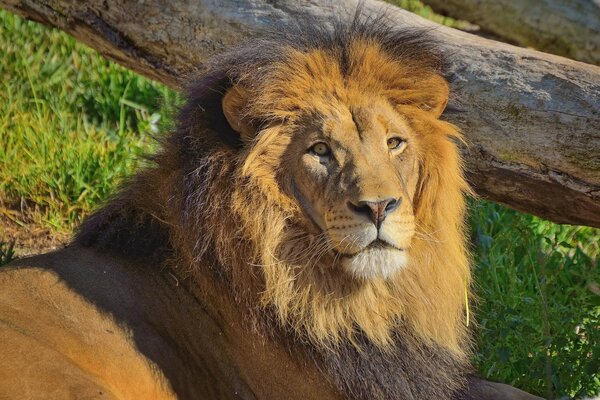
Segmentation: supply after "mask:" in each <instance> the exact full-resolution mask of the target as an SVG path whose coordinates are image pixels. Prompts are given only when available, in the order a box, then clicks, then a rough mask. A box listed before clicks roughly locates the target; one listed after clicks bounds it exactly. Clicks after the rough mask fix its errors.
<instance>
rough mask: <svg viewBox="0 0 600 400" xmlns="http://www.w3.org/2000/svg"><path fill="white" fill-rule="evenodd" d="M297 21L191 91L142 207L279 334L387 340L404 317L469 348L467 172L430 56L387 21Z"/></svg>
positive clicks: (331, 341)
mask: <svg viewBox="0 0 600 400" xmlns="http://www.w3.org/2000/svg"><path fill="white" fill-rule="evenodd" d="M300 26H301V32H300V31H295V30H294V29H291V28H290V27H289V26H288V27H287V28H286V30H285V32H283V33H279V34H277V35H274V36H273V37H269V36H267V37H266V38H262V39H257V40H255V41H254V42H252V43H250V44H246V45H244V46H243V47H240V48H238V49H235V50H234V51H232V52H230V53H228V54H227V55H225V56H222V57H220V58H218V59H217V61H216V62H215V64H214V66H213V68H212V70H210V71H209V72H208V73H207V75H206V77H205V78H204V79H203V80H201V81H200V82H199V83H198V84H197V85H196V86H195V87H193V88H192V89H191V91H190V96H189V99H188V105H187V107H186V108H185V109H184V110H183V111H182V114H181V118H180V125H179V128H178V130H177V132H176V133H175V134H174V135H173V136H171V137H170V138H169V139H168V140H167V144H166V149H165V150H164V152H163V154H162V155H159V156H158V157H157V161H158V168H157V169H156V170H155V171H154V172H151V174H154V175H156V174H159V175H160V176H161V178H160V179H159V178H152V177H150V178H143V179H142V180H141V181H142V184H146V183H145V182H146V181H148V182H160V184H159V185H157V186H160V187H157V188H156V191H157V192H156V193H158V195H156V196H149V198H150V197H151V199H150V200H147V201H150V202H156V204H159V206H155V205H145V206H144V207H145V208H149V209H152V210H154V211H152V212H153V214H151V215H152V216H153V217H156V218H159V219H160V220H161V221H164V222H166V224H167V225H168V226H169V229H170V231H171V242H172V243H173V246H174V247H175V248H176V250H177V251H178V252H179V253H180V254H182V257H183V258H184V259H186V260H187V261H188V264H189V265H191V268H190V270H191V273H192V274H193V273H197V272H198V271H205V270H206V268H205V267H203V266H206V265H210V266H212V271H213V272H215V273H216V274H217V275H218V276H219V277H221V278H222V279H224V280H225V282H226V283H227V285H228V286H230V287H231V288H232V290H233V294H234V296H235V297H236V299H237V300H238V301H239V302H240V303H241V304H245V305H246V306H247V307H248V309H249V310H251V312H252V314H253V315H257V316H258V317H259V319H263V320H264V319H265V317H266V318H267V319H268V320H269V322H270V323H275V324H276V325H278V326H279V327H280V329H282V330H284V331H286V332H293V334H294V335H298V336H299V337H301V338H306V339H308V340H310V342H311V343H313V344H316V345H318V346H330V345H335V343H336V342H339V341H340V340H349V341H351V342H352V341H353V338H354V337H356V334H357V333H360V335H361V336H364V337H366V338H368V340H370V341H372V342H373V343H375V344H376V345H378V346H382V347H385V346H389V345H392V342H393V339H392V338H393V337H394V336H395V334H396V333H397V332H399V331H403V332H409V333H410V335H411V336H413V337H414V338H416V339H417V340H419V341H425V342H428V343H435V344H437V345H440V346H442V347H444V348H447V349H449V350H451V351H452V352H454V353H455V354H457V355H459V356H461V355H464V350H465V340H464V339H465V334H464V333H465V316H464V312H465V299H466V293H467V288H468V285H469V279H470V278H469V277H470V275H469V262H468V257H467V255H466V250H465V244H464V232H463V213H464V209H465V205H464V199H463V193H464V192H465V191H467V190H468V186H467V184H466V183H465V180H464V178H463V174H462V168H461V159H460V157H459V153H458V150H457V145H456V144H455V141H457V140H460V138H461V137H460V134H459V133H458V132H457V130H456V129H455V127H454V126H452V125H451V124H449V123H447V122H444V121H442V120H440V115H441V113H442V112H443V110H444V108H445V106H446V103H447V101H448V93H449V91H448V85H447V83H446V81H445V80H444V79H443V78H442V76H441V69H442V63H441V59H440V56H439V55H438V54H437V53H436V52H435V50H434V49H435V46H434V45H433V44H432V43H431V41H430V40H429V39H428V38H427V35H426V34H425V33H423V32H406V31H400V32H399V31H397V30H395V29H392V28H390V27H388V26H387V25H386V24H385V23H382V22H381V21H366V22H365V21H362V22H361V20H360V18H359V19H355V20H354V22H352V23H351V24H339V25H336V26H334V27H333V28H319V27H318V26H314V27H313V30H311V29H310V28H309V27H308V26H307V25H306V24H300ZM307 30H308V31H307ZM157 171H158V172H157ZM148 176H150V175H148ZM157 210H158V211H157Z"/></svg>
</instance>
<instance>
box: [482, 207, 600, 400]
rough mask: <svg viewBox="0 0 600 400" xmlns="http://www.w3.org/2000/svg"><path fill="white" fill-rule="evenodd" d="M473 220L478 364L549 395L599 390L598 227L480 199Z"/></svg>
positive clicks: (494, 375) (505, 379)
mask: <svg viewBox="0 0 600 400" xmlns="http://www.w3.org/2000/svg"><path fill="white" fill-rule="evenodd" d="M470 226H471V232H472V238H473V243H474V256H475V265H476V267H475V281H476V288H477V294H478V296H479V298H480V300H479V304H478V305H477V306H476V310H475V313H476V314H477V316H478V321H479V325H480V327H479V332H478V333H479V335H478V341H477V348H478V350H479V352H478V354H477V356H476V359H475V362H476V364H477V365H478V366H479V370H480V371H481V372H482V373H483V374H484V375H485V376H486V377H489V378H491V379H495V380H498V381H502V382H506V383H511V384H514V385H517V386H518V387H521V388H526V389H528V390H530V391H532V392H535V393H537V394H539V395H541V396H545V397H546V396H547V397H548V398H558V397H560V396H562V395H569V396H576V397H580V396H583V395H589V396H591V395H595V394H598V392H599V391H600V296H599V295H598V289H597V288H598V286H597V285H598V283H600V257H599V255H600V248H599V246H600V230H598V229H592V228H588V227H581V226H569V225H557V224H553V223H550V222H548V221H544V220H542V219H540V218H537V217H534V216H531V215H526V214H521V213H518V212H516V211H513V210H510V209H507V208H503V207H500V206H498V205H495V204H492V203H488V202H483V201H481V202H477V203H473V204H472V207H471V215H470Z"/></svg>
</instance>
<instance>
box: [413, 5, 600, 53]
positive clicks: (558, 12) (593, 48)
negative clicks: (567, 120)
mask: <svg viewBox="0 0 600 400" xmlns="http://www.w3.org/2000/svg"><path fill="white" fill-rule="evenodd" d="M423 1H424V3H427V4H429V5H430V6H431V7H433V9H434V10H436V11H438V12H441V13H443V14H447V15H450V16H453V17H456V18H461V19H466V20H468V21H471V22H473V23H476V24H477V25H479V26H481V28H482V29H483V30H484V31H488V32H491V33H493V34H495V35H497V36H500V37H502V38H506V39H508V40H510V41H512V42H514V43H518V44H519V45H522V46H531V47H534V48H536V49H538V50H542V51H547V52H548V53H552V54H558V55H561V56H565V57H569V58H572V59H575V60H579V61H583V62H587V63H590V64H595V65H599V64H600V2H598V1H594V0H518V1H515V0H423Z"/></svg>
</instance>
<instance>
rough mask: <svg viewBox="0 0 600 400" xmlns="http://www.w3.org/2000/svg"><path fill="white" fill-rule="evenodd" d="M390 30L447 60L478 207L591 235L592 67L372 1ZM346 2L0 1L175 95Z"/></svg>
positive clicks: (594, 211)
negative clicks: (260, 37)
mask: <svg viewBox="0 0 600 400" xmlns="http://www.w3.org/2000/svg"><path fill="white" fill-rule="evenodd" d="M362 3H363V6H364V8H365V9H366V10H368V11H377V12H383V11H385V12H387V13H388V17H389V18H391V19H392V20H393V21H394V23H397V25H398V26H406V27H415V26H420V27H424V28H431V29H432V30H431V34H432V35H433V36H434V37H435V38H436V39H437V40H438V41H439V46H440V51H441V52H443V53H444V54H446V55H447V56H448V57H449V58H450V60H451V63H450V64H451V67H450V70H449V74H448V76H447V78H448V79H449V81H450V83H451V90H452V93H453V95H452V98H451V102H450V107H449V110H448V112H447V113H446V114H445V115H446V118H447V119H448V120H450V121H451V122H453V123H455V124H457V125H458V126H459V127H460V128H461V129H462V130H463V132H464V133H465V135H466V138H467V142H468V146H467V147H466V149H465V155H466V160H467V169H468V176H469V179H470V182H471V183H472V185H473V186H474V188H475V189H476V191H477V192H478V193H479V194H481V195H482V196H483V197H486V198H489V199H491V200H493V201H497V202H500V203H503V204H506V205H508V206H511V207H513V208H516V209H518V210H521V211H525V212H530V213H533V214H536V215H539V216H542V217H544V218H547V219H550V220H553V221H556V222H561V223H572V224H584V225H590V226H596V227H600V67H596V66H592V65H587V64H583V63H579V62H576V61H572V60H568V59H565V58H561V57H557V56H553V55H549V54H545V53H540V52H537V51H534V50H527V49H522V48H518V47H514V46H510V45H507V44H503V43H498V42H494V41H490V40H487V39H483V38H480V37H477V36H474V35H471V34H468V33H464V32H460V31H457V30H454V29H450V28H447V27H443V26H439V25H436V24H433V23H431V22H429V21H426V20H424V19H422V18H420V17H418V16H416V15H413V14H411V13H409V12H406V11H403V10H400V9H398V8H396V7H392V6H389V5H387V4H385V3H382V2H379V1H376V0H364V1H363V2H362ZM356 4H357V1H355V0H352V1H345V2H329V1H327V0H323V1H322V2H319V1H310V0H279V1H270V0H222V1H216V0H196V1H193V2H190V1H184V0H173V1H169V2H163V1H159V0H145V1H133V0H103V1H94V0H88V1H74V0H0V6H1V7H3V8H6V9H8V10H10V11H13V12H15V13H17V14H19V15H22V16H25V17H27V18H30V19H32V20H35V21H38V22H42V23H44V24H47V25H50V26H55V27H57V28H59V29H62V30H64V31H66V32H68V33H70V34H72V35H73V36H74V37H76V38H77V39H79V40H81V41H82V42H84V43H87V44H88V45H90V46H92V47H94V48H95V49H97V50H98V51H99V52H100V53H102V54H103V55H105V56H106V57H108V58H110V59H112V60H114V61H117V62H119V63H121V64H123V65H125V66H126V67H128V68H131V69H133V70H134V71H137V72H139V73H141V74H143V75H145V76H148V77H150V78H152V79H156V80H159V81H161V82H164V83H166V84H167V85H169V86H171V87H173V88H176V89H177V88H181V87H182V86H185V85H186V83H187V82H188V81H189V80H190V79H191V78H190V77H192V76H194V75H195V74H198V73H199V72H200V71H201V70H202V67H203V61H204V60H206V59H207V58H209V57H210V56H211V55H213V54H215V53H218V52H220V51H222V50H223V49H225V48H227V47H228V46H230V45H232V44H234V43H236V42H239V41H240V40H241V39H243V38H245V37H248V35H249V34H251V33H252V32H255V31H257V30H260V29H261V28H263V27H266V26H268V25H270V24H272V23H273V22H274V21H278V20H289V19H293V18H294V15H295V14H297V13H299V14H310V15H313V16H317V17H320V18H327V16H328V15H331V13H342V12H352V11H353V10H354V9H355V7H356Z"/></svg>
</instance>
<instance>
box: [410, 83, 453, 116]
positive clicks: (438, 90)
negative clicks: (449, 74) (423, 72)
mask: <svg viewBox="0 0 600 400" xmlns="http://www.w3.org/2000/svg"><path fill="white" fill-rule="evenodd" d="M423 86H424V87H423V89H422V90H423V100H422V101H421V104H419V105H417V106H418V107H419V108H420V109H422V110H425V111H429V112H431V113H432V114H433V115H434V116H435V117H436V118H438V117H439V116H440V115H442V113H443V112H444V109H445V108H446V105H447V104H448V97H449V96H450V88H449V87H448V83H447V82H446V80H445V79H444V78H442V77H441V76H439V75H433V76H431V77H430V78H429V79H427V80H426V81H425V82H423Z"/></svg>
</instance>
